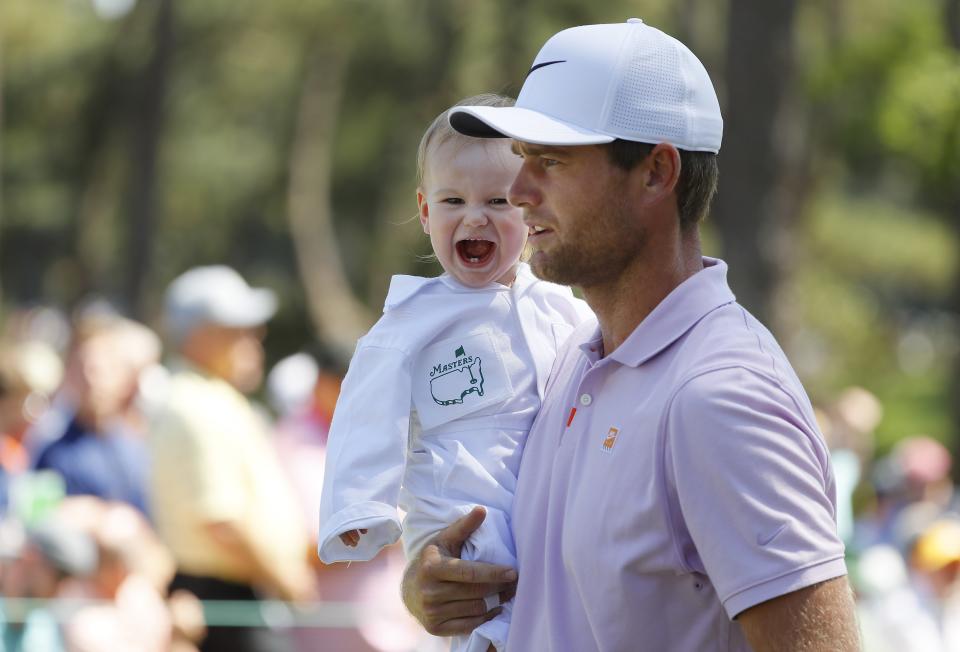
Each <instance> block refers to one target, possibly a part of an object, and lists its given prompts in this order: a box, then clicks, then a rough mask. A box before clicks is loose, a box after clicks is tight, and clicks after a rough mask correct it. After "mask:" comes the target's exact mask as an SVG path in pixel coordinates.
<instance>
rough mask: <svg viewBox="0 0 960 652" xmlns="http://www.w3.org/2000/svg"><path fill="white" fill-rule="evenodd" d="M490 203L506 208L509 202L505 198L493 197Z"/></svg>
mask: <svg viewBox="0 0 960 652" xmlns="http://www.w3.org/2000/svg"><path fill="white" fill-rule="evenodd" d="M490 203H491V204H493V205H494V206H506V205H507V204H508V203H509V202H508V201H507V199H506V197H494V198H493V199H491V200H490Z"/></svg>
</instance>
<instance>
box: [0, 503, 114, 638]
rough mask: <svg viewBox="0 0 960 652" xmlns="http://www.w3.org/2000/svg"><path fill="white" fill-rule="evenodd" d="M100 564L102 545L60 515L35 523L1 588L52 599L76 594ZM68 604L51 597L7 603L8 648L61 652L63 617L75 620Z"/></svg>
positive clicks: (13, 594) (0, 619) (4, 630)
mask: <svg viewBox="0 0 960 652" xmlns="http://www.w3.org/2000/svg"><path fill="white" fill-rule="evenodd" d="M96 566H97V549H96V546H95V544H94V542H93V540H92V539H91V538H90V537H89V536H88V535H86V534H85V533H84V532H82V531H80V530H77V529H75V528H72V527H70V526H68V525H67V524H65V523H63V522H62V521H60V520H58V519H48V520H45V521H44V522H43V523H41V524H39V525H37V526H36V527H35V528H32V529H31V530H30V532H29V534H28V536H27V539H26V542H25V543H24V545H23V547H22V549H21V550H20V551H19V554H18V556H17V557H16V559H15V560H13V561H12V563H9V564H8V565H7V566H6V567H5V569H4V573H3V576H2V580H3V582H2V585H0V593H2V595H3V596H4V597H5V598H7V597H9V598H28V599H34V600H41V601H46V600H51V599H53V598H60V597H64V596H66V595H70V594H74V593H75V591H76V590H77V587H78V586H80V585H81V584H82V582H83V581H84V580H85V579H86V578H88V577H89V576H90V575H91V574H92V573H93V572H94V570H95V569H96ZM66 607H67V604H64V603H45V602H40V603H37V604H31V605H24V606H23V607H22V608H14V609H7V611H6V612H5V613H3V614H0V650H2V651H3V652H34V651H41V650H42V651H43V652H61V651H63V650H65V649H66V643H65V636H64V631H63V628H62V627H61V622H65V621H68V620H69V617H70V614H69V613H68V612H67V611H66Z"/></svg>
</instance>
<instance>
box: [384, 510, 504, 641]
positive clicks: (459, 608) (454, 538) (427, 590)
mask: <svg viewBox="0 0 960 652" xmlns="http://www.w3.org/2000/svg"><path fill="white" fill-rule="evenodd" d="M485 517H486V511H485V510H484V509H483V508H482V507H476V508H474V510H473V511H472V512H470V513H469V514H467V515H466V516H464V517H462V518H461V519H459V520H457V521H455V522H453V523H452V524H450V525H449V526H447V527H446V528H445V529H443V530H441V531H440V533H439V534H438V535H437V536H436V537H435V538H434V539H433V540H432V541H431V542H430V543H428V544H426V545H425V546H424V547H423V548H422V549H421V550H420V553H419V554H418V555H417V556H416V557H415V558H414V559H413V560H412V561H411V562H410V564H409V565H408V566H407V570H406V572H405V573H404V575H403V584H402V587H401V591H402V594H403V602H404V604H405V605H406V606H407V609H408V610H409V611H410V613H411V614H413V616H414V618H416V619H417V620H419V621H420V624H421V625H423V627H424V629H426V630H427V631H428V632H430V633H431V634H433V635H435V636H455V635H458V634H469V633H470V632H472V631H473V630H474V628H476V627H477V626H478V625H480V624H482V623H485V622H487V621H488V620H490V619H492V618H494V617H495V616H496V615H497V614H499V613H500V611H501V610H500V608H499V607H497V608H495V609H492V610H490V611H487V606H486V604H485V603H484V600H483V599H484V597H485V596H488V595H492V594H494V593H499V594H500V600H501V602H505V601H507V600H509V599H510V598H512V597H513V593H514V591H515V589H516V580H517V572H516V571H515V570H514V569H512V568H510V567H509V566H498V565H495V564H486V563H483V562H479V561H465V560H462V559H460V551H461V549H462V547H463V542H464V541H466V540H467V537H469V536H470V534H471V533H472V532H473V531H474V530H476V529H477V528H478V527H480V524H481V523H483V519H484V518H485Z"/></svg>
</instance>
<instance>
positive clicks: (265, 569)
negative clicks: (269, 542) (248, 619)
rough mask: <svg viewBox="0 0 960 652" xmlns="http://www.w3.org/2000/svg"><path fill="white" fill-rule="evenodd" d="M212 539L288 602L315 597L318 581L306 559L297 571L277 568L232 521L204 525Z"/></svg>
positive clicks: (257, 580)
mask: <svg viewBox="0 0 960 652" xmlns="http://www.w3.org/2000/svg"><path fill="white" fill-rule="evenodd" d="M204 527H205V528H206V530H207V532H208V533H209V535H210V537H211V538H212V539H213V540H214V541H216V543H217V545H219V546H220V548H221V549H222V550H223V552H224V553H225V554H227V555H231V556H233V557H235V558H237V559H240V560H242V562H243V564H244V565H245V566H246V567H247V568H249V569H251V571H252V574H253V580H254V582H256V583H261V584H263V585H265V588H269V589H272V590H273V591H276V592H277V593H278V594H279V596H280V597H281V598H282V599H284V600H293V601H301V600H309V599H311V598H314V597H316V596H315V589H314V581H313V577H312V574H311V573H310V570H309V566H308V565H307V560H306V555H305V556H304V559H303V563H302V565H301V566H300V568H299V572H298V571H297V570H289V569H283V570H281V569H279V568H274V567H273V565H272V564H271V563H270V562H269V561H268V560H267V559H266V558H264V556H263V555H262V554H261V553H260V551H259V550H258V549H257V546H256V545H254V543H253V541H251V540H250V539H249V537H248V536H247V535H246V534H245V533H244V532H243V530H242V529H240V528H238V527H237V526H236V525H234V524H233V523H231V522H229V521H217V522H208V523H205V524H204Z"/></svg>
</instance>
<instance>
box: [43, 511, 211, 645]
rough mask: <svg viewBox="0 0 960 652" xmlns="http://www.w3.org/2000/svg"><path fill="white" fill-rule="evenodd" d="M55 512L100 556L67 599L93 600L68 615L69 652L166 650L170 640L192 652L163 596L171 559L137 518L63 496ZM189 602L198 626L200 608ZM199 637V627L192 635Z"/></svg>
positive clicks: (193, 598) (173, 612)
mask: <svg viewBox="0 0 960 652" xmlns="http://www.w3.org/2000/svg"><path fill="white" fill-rule="evenodd" d="M57 514H58V517H59V518H61V519H62V520H64V521H65V522H68V523H70V524H71V525H73V526H75V527H76V528H78V529H80V530H82V531H84V532H86V533H87V534H89V535H90V536H91V537H92V538H93V540H94V541H95V542H96V544H97V549H98V553H99V555H98V558H99V563H98V564H97V568H96V571H95V572H94V573H93V574H92V575H91V576H90V579H89V580H88V582H87V583H86V584H85V585H84V586H82V587H77V588H76V590H75V591H74V592H73V593H72V594H71V595H70V596H69V597H72V598H85V599H90V600H95V601H97V602H94V603H90V604H86V605H84V606H81V607H80V608H79V609H78V610H77V611H76V612H75V613H74V614H73V616H72V617H71V619H70V622H69V625H68V627H67V630H66V638H67V643H68V647H69V649H70V652H113V651H114V650H124V651H125V652H166V651H167V650H170V649H171V647H172V646H173V645H174V643H175V642H177V643H178V644H179V648H178V649H180V650H185V649H193V650H196V648H195V647H194V646H192V645H191V646H190V647H184V646H185V645H186V644H189V643H190V639H189V638H185V637H184V636H180V635H179V634H180V632H181V631H182V627H181V628H178V627H176V623H175V622H174V616H175V615H176V614H177V613H178V612H177V608H176V607H174V608H170V607H168V605H167V603H166V602H165V601H164V598H163V593H165V591H166V586H167V584H168V582H169V580H170V578H171V577H172V575H173V560H172V559H171V558H170V556H169V553H168V552H167V551H166V549H165V548H163V546H162V545H161V544H160V542H159V540H158V539H157V538H156V536H155V535H154V534H153V532H152V530H151V529H150V526H149V524H148V523H147V521H146V520H145V519H144V518H143V516H142V514H140V513H139V512H137V511H136V510H134V509H133V508H132V507H130V506H129V505H126V504H124V503H119V502H113V503H108V502H105V501H102V500H100V499H98V498H93V497H77V498H68V499H66V500H65V501H64V502H63V503H62V504H61V505H60V508H59V509H58V512H57ZM185 595H187V594H185ZM190 598H192V602H193V608H194V609H195V610H196V612H197V618H199V619H200V620H201V622H202V609H201V607H200V605H199V603H198V602H197V601H196V598H195V597H192V596H190ZM179 599H180V597H178V598H177V600H179ZM200 634H202V625H201V629H200V631H198V632H194V636H195V637H196V638H199V635H200ZM178 639H179V640H178Z"/></svg>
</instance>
